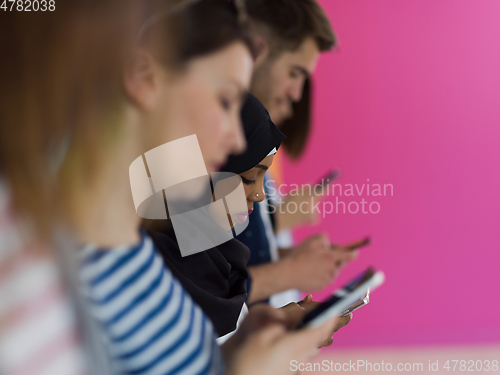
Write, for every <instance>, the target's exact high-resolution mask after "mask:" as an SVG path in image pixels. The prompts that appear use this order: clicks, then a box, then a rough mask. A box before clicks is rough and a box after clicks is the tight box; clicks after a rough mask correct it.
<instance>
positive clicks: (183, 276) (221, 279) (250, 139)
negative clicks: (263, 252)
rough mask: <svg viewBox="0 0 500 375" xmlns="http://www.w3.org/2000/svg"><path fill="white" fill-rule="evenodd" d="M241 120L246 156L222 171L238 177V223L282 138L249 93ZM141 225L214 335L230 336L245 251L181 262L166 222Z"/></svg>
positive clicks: (260, 194) (235, 248)
mask: <svg viewBox="0 0 500 375" xmlns="http://www.w3.org/2000/svg"><path fill="white" fill-rule="evenodd" d="M241 118H242V123H243V128H244V132H245V138H246V141H247V148H246V151H245V152H244V153H243V154H240V155H235V156H231V157H229V159H228V161H227V163H226V165H225V166H224V167H222V169H221V172H231V173H234V174H239V175H240V177H241V180H242V182H243V187H244V190H245V196H246V201H247V202H246V203H247V208H248V212H247V213H242V214H240V215H236V216H237V218H236V220H237V221H239V222H240V223H243V222H245V221H246V220H247V219H248V217H247V216H248V215H249V214H251V212H252V210H253V204H254V202H260V201H262V200H264V198H265V195H264V190H263V182H264V174H265V173H266V171H267V169H268V168H269V167H270V166H271V164H272V161H273V158H274V154H275V153H276V151H277V150H278V148H279V146H280V145H281V142H282V141H283V140H284V139H285V136H284V135H283V134H282V133H281V132H280V131H279V130H278V128H277V127H276V126H275V125H274V124H273V122H272V121H271V118H270V117H269V113H268V112H267V110H266V109H265V107H264V106H263V105H262V103H261V102H260V101H259V100H258V99H257V98H256V97H255V96H253V95H252V94H250V93H249V94H248V97H247V98H246V101H245V103H244V105H243V108H242V111H241ZM231 225H232V223H231ZM145 226H146V227H147V228H148V232H149V234H150V235H151V237H152V238H153V241H154V243H155V245H156V247H157V248H158V251H159V252H160V253H161V254H162V256H163V259H164V261H165V263H166V265H167V266H168V268H169V269H170V270H171V271H172V272H173V273H174V275H175V276H176V277H177V278H178V279H179V281H180V282H181V283H182V284H183V286H184V287H185V288H186V289H187V290H188V292H189V293H190V295H191V297H192V298H193V299H194V300H195V301H196V302H197V303H198V305H200V307H201V308H202V309H203V310H204V312H205V313H206V314H207V315H208V317H209V318H210V319H211V320H212V322H213V324H214V326H215V329H216V331H217V332H218V334H219V336H224V335H226V334H228V333H230V332H232V331H234V330H235V329H236V327H237V322H238V318H239V316H240V313H241V312H242V308H243V305H244V303H245V300H246V298H247V290H246V282H247V279H248V270H247V261H248V259H249V256H250V252H249V249H248V248H247V247H246V246H245V245H243V244H242V243H241V242H239V241H238V240H236V239H234V238H232V239H230V240H229V241H227V242H224V243H222V244H221V245H218V246H216V247H213V248H211V249H209V250H206V251H202V252H199V253H196V254H193V255H189V256H185V257H183V256H182V255H181V252H180V249H179V245H178V242H177V238H176V235H175V233H174V230H173V227H172V223H171V221H170V220H155V221H147V223H145Z"/></svg>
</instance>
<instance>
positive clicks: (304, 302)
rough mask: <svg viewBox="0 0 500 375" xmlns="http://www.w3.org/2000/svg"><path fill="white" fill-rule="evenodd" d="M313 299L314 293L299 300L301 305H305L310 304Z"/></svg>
mask: <svg viewBox="0 0 500 375" xmlns="http://www.w3.org/2000/svg"><path fill="white" fill-rule="evenodd" d="M312 300H313V296H312V294H308V295H307V296H306V297H305V298H304V299H303V300H302V301H299V302H297V304H298V305H299V306H300V307H305V306H307V305H309V304H310V303H311V302H312Z"/></svg>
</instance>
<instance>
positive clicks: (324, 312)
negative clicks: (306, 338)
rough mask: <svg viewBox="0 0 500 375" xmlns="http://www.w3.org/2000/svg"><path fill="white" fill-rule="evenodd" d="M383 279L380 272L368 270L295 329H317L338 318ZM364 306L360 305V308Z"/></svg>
mask: <svg viewBox="0 0 500 375" xmlns="http://www.w3.org/2000/svg"><path fill="white" fill-rule="evenodd" d="M384 279H385V276H384V273H383V272H382V271H375V269H374V268H368V269H367V270H366V271H364V272H363V273H361V274H360V275H358V276H357V277H355V278H354V279H353V280H351V281H350V282H349V283H348V284H346V285H344V287H342V288H341V289H339V290H337V291H336V292H335V294H334V295H332V297H330V298H329V299H328V300H326V301H325V302H323V303H322V304H321V305H320V306H318V307H317V308H315V309H314V310H312V311H310V312H308V313H307V314H306V316H305V317H304V318H303V319H302V321H301V322H300V323H299V324H298V325H297V327H296V328H297V329H300V328H305V327H318V326H320V325H321V324H323V323H324V322H325V321H327V320H328V319H330V318H331V317H334V316H340V315H341V314H342V313H344V312H345V311H347V310H348V309H349V308H350V307H351V305H353V304H357V303H358V302H359V301H360V300H363V298H364V297H366V293H367V292H368V291H369V290H374V289H375V288H377V287H378V286H380V285H381V284H382V283H383V282H384ZM364 305H365V304H362V305H361V306H364ZM361 306H359V307H361ZM359 307H358V308H359Z"/></svg>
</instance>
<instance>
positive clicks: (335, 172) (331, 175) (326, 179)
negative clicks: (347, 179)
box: [314, 168, 340, 190]
mask: <svg viewBox="0 0 500 375" xmlns="http://www.w3.org/2000/svg"><path fill="white" fill-rule="evenodd" d="M339 177H340V169H339V168H333V169H331V170H329V171H328V173H326V174H325V175H324V176H323V177H321V178H320V179H319V180H318V181H317V182H316V184H315V185H314V187H315V188H316V186H318V185H320V186H321V188H319V187H318V190H319V189H324V188H325V187H326V186H327V185H328V184H329V183H330V182H332V181H333V180H335V179H337V178H339Z"/></svg>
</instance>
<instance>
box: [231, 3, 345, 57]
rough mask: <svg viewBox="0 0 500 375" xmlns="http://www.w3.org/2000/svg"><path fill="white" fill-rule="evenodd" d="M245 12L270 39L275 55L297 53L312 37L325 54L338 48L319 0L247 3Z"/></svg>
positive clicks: (272, 51) (271, 50)
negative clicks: (288, 52)
mask: <svg viewBox="0 0 500 375" xmlns="http://www.w3.org/2000/svg"><path fill="white" fill-rule="evenodd" d="M240 1H242V0H240ZM245 8H246V11H247V13H248V16H249V18H250V21H251V22H252V24H253V25H254V26H255V27H256V28H257V30H258V31H259V32H260V33H263V34H265V37H267V41H268V43H269V45H270V53H271V55H275V54H277V53H281V52H283V51H295V50H296V49H297V48H299V46H300V45H301V44H302V42H303V41H304V40H305V39H306V38H308V37H311V38H313V39H314V41H315V42H316V44H317V46H318V49H319V50H320V51H321V52H324V51H329V50H331V49H332V48H334V47H335V46H336V43H337V40H336V37H335V34H334V32H333V30H332V27H331V25H330V21H329V19H328V17H327V15H326V14H325V12H324V11H323V9H322V8H321V7H320V5H319V4H318V3H317V2H316V0H245Z"/></svg>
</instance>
